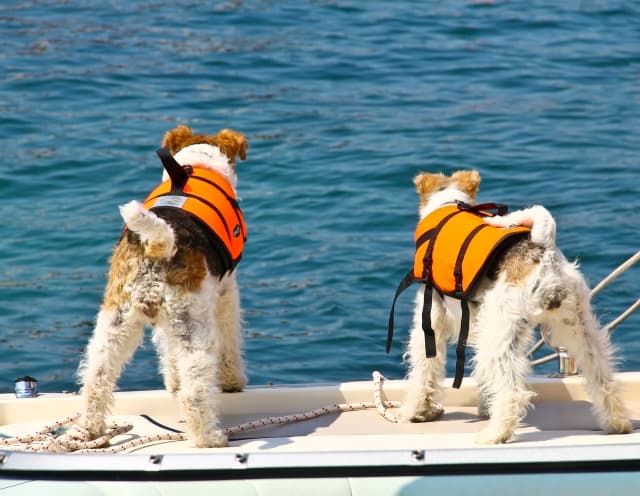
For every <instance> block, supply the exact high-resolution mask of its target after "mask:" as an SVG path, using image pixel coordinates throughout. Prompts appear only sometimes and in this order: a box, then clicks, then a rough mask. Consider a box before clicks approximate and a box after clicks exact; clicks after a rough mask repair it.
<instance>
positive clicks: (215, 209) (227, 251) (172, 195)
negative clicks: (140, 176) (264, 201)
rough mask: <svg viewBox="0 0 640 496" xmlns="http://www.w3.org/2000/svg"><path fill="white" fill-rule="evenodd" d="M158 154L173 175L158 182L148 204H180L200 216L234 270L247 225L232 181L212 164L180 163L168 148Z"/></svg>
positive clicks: (240, 253)
mask: <svg viewBox="0 0 640 496" xmlns="http://www.w3.org/2000/svg"><path fill="white" fill-rule="evenodd" d="M158 155H159V156H160V158H161V159H162V162H163V165H164V166H165V169H166V170H167V172H169V175H170V177H171V179H168V180H166V181H164V182H163V183H162V184H160V185H159V186H157V187H156V188H155V189H154V190H153V191H152V192H151V193H150V194H149V196H148V197H147V199H146V200H145V201H144V206H145V207H147V208H148V209H154V208H158V207H172V208H179V209H182V210H184V211H186V212H189V213H190V214H191V215H193V216H194V217H195V218H196V219H199V220H200V221H201V222H202V223H203V224H204V225H205V226H206V227H207V228H208V230H209V233H210V240H211V241H212V243H213V244H214V245H215V246H216V248H218V251H220V249H221V250H222V254H223V256H224V257H223V258H225V259H226V260H223V262H224V264H225V266H226V269H227V270H228V271H233V269H234V268H235V267H236V265H237V264H238V262H239V261H240V258H241V257H242V250H243V248H244V244H245V242H246V240H247V227H246V224H245V221H244V216H243V215H242V211H241V210H240V206H239V205H238V201H237V198H236V194H235V191H234V190H233V188H232V186H231V184H230V183H229V181H227V179H226V178H225V177H224V176H222V174H219V173H218V172H215V171H213V170H211V169H209V168H205V167H198V166H193V167H192V166H184V167H183V166H181V165H179V164H178V163H177V162H176V161H175V159H174V158H173V157H172V156H171V154H170V153H169V151H168V150H167V149H161V150H158Z"/></svg>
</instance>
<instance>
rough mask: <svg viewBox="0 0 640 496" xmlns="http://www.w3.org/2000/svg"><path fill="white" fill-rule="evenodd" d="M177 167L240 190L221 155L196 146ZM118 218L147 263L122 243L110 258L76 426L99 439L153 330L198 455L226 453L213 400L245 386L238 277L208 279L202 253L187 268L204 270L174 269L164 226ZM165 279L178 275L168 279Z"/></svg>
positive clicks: (143, 213) (136, 211) (138, 214)
mask: <svg viewBox="0 0 640 496" xmlns="http://www.w3.org/2000/svg"><path fill="white" fill-rule="evenodd" d="M221 157H222V158H221ZM176 158H177V159H178V158H180V159H181V160H183V163H185V162H187V163H190V162H191V160H192V159H193V160H195V159H196V158H198V162H197V163H198V165H205V166H210V167H213V168H215V167H216V166H219V167H218V169H217V170H218V172H221V173H223V174H225V175H227V177H228V179H229V181H230V182H231V183H232V184H233V185H235V183H236V177H235V171H234V169H233V168H232V167H231V166H230V164H229V160H228V159H227V158H226V156H224V155H223V154H222V153H221V152H220V151H219V150H218V148H217V147H214V146H211V145H192V146H189V147H186V148H185V149H183V151H181V152H179V153H178V154H177V155H176ZM120 212H121V214H122V217H123V218H124V220H125V222H126V224H127V228H128V229H130V230H131V231H133V232H135V233H137V234H138V237H139V239H140V243H141V246H142V247H143V248H144V255H141V253H140V250H139V248H138V247H137V244H136V243H137V242H136V241H129V240H128V238H126V237H123V239H122V240H121V241H120V244H119V245H118V247H121V250H120V251H118V247H117V248H116V251H114V256H113V257H112V270H111V272H110V276H109V282H108V284H107V290H106V291H105V298H104V301H103V305H102V308H101V310H100V312H99V313H98V316H97V322H96V327H95V330H94V333H93V335H92V337H91V339H90V341H89V344H88V346H87V349H86V352H85V355H84V356H83V358H82V361H81V363H80V367H79V370H78V375H79V378H80V381H81V383H82V391H81V392H82V410H81V416H80V419H79V421H78V423H79V425H80V426H82V427H84V428H86V429H88V431H89V432H90V434H91V435H92V436H93V437H94V438H96V437H98V436H100V435H101V434H102V433H103V432H104V430H105V417H106V415H107V414H108V413H109V411H110V408H111V405H112V404H113V389H114V387H115V383H116V381H117V379H118V378H119V376H120V374H121V372H122V369H123V367H124V365H125V364H126V363H127V362H128V361H129V360H130V359H131V357H132V356H133V353H134V352H135V350H136V348H137V347H138V346H139V345H140V344H141V343H142V341H143V337H144V328H145V326H151V327H153V341H154V344H155V345H156V348H157V350H158V354H159V356H160V370H161V372H162V374H163V376H164V382H165V386H166V388H167V390H168V391H170V392H171V393H172V394H174V395H175V396H176V398H177V400H178V403H179V404H180V407H181V411H182V413H183V415H184V417H185V420H186V430H187V433H188V435H189V438H190V439H191V440H192V441H193V443H194V444H195V445H196V446H198V447H216V446H224V445H226V444H227V437H226V435H225V434H224V432H223V431H222V429H221V427H220V425H219V420H218V416H217V411H218V409H217V406H216V399H215V398H216V394H215V392H216V390H218V388H221V389H222V390H223V391H228V392H233V391H239V390H241V389H242V388H244V386H245V385H246V382H247V379H246V376H245V374H244V363H243V358H242V354H241V351H240V346H241V328H240V327H241V319H240V297H239V291H238V286H237V283H236V279H235V273H233V272H232V273H226V274H225V275H223V276H222V277H221V278H220V277H219V276H218V275H213V274H212V273H211V272H210V271H209V270H208V269H207V266H206V264H205V262H204V261H203V260H204V259H205V255H204V254H203V253H200V252H198V253H196V254H194V255H193V257H192V258H193V259H198V260H200V261H202V264H203V267H204V269H203V270H199V269H198V268H196V269H194V271H193V272H188V271H187V268H186V267H183V266H182V265H181V264H176V265H171V264H170V263H169V262H170V261H171V260H172V257H174V256H175V255H176V253H177V248H178V247H177V240H176V235H175V233H174V231H173V229H172V228H171V227H170V225H169V224H168V223H167V222H166V221H165V220H163V219H161V218H160V217H158V216H157V215H155V214H154V213H153V212H151V211H149V210H147V209H146V208H144V206H143V205H141V204H140V203H139V202H137V201H132V202H129V203H127V204H125V205H123V206H122V207H121V208H120ZM189 249H192V248H189ZM190 253H191V252H190ZM198 260H196V262H197V261H198ZM114 267H115V268H114ZM171 270H175V271H176V274H173V278H171V277H170V276H171V273H170V271H171ZM203 271H206V274H205V273H204V272H203ZM191 276H192V277H191ZM189 277H191V278H189ZM180 278H182V282H179V283H176V282H175V281H176V279H177V280H181V279H180ZM185 278H187V279H188V280H186V281H185V280H184V279H185ZM172 280H173V281H174V282H171V281H172Z"/></svg>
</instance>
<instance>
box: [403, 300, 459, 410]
mask: <svg viewBox="0 0 640 496" xmlns="http://www.w3.org/2000/svg"><path fill="white" fill-rule="evenodd" d="M423 303H424V288H420V289H419V290H418V291H417V294H416V302H415V310H414V317H413V324H412V326H411V331H410V336H409V345H408V347H407V351H406V354H405V360H407V361H408V362H409V372H408V375H407V382H408V384H407V393H406V396H405V400H404V402H403V404H402V407H401V408H400V411H399V412H398V418H399V419H400V420H401V421H403V422H429V421H431V420H435V419H437V418H439V417H440V416H441V415H442V414H443V413H444V409H443V408H442V405H441V404H440V398H441V396H442V381H443V379H444V374H445V364H446V357H447V349H446V345H447V339H446V333H445V330H444V329H445V326H446V310H445V307H444V303H443V301H442V299H441V297H440V296H439V295H438V294H436V293H434V295H433V300H432V306H431V322H432V325H433V329H434V331H435V333H436V356H435V357H433V358H427V357H426V355H425V342H424V332H423V331H422V307H423Z"/></svg>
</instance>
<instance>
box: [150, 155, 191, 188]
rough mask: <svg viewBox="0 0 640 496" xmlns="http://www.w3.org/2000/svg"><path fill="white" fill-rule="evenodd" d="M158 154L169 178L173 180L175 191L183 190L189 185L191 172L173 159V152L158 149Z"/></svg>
mask: <svg viewBox="0 0 640 496" xmlns="http://www.w3.org/2000/svg"><path fill="white" fill-rule="evenodd" d="M156 154H157V155H158V157H160V160H162V166H163V167H164V170H166V171H167V174H169V177H170V178H171V185H172V187H173V188H174V189H179V190H182V188H184V185H185V184H187V179H189V175H190V174H189V170H188V169H187V168H185V167H182V166H181V165H180V164H179V163H178V161H177V160H176V159H175V158H173V155H171V151H170V150H169V149H168V148H166V147H165V148H158V149H157V150H156Z"/></svg>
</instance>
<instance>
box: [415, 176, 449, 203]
mask: <svg viewBox="0 0 640 496" xmlns="http://www.w3.org/2000/svg"><path fill="white" fill-rule="evenodd" d="M413 184H415V185H416V193H418V196H419V197H420V206H421V207H423V206H424V205H425V204H426V203H427V201H428V199H429V197H430V196H431V195H432V194H433V193H435V192H436V191H440V190H441V189H443V188H446V187H447V184H449V178H448V177H446V176H445V175H444V174H432V173H430V172H421V173H420V174H418V175H417V176H416V177H414V178H413Z"/></svg>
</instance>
